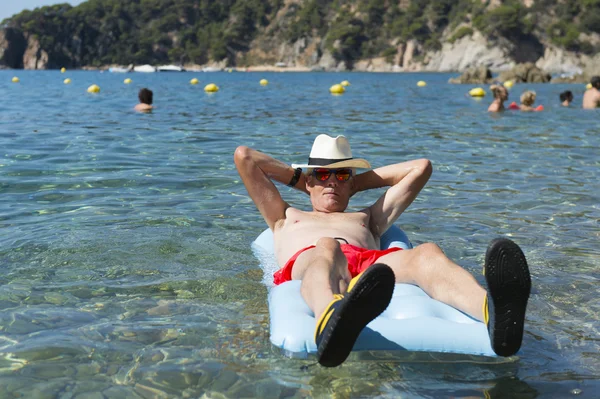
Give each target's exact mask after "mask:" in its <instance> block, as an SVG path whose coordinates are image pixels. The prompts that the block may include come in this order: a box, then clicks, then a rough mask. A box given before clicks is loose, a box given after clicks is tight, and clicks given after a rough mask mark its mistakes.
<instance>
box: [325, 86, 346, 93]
mask: <svg viewBox="0 0 600 399" xmlns="http://www.w3.org/2000/svg"><path fill="white" fill-rule="evenodd" d="M345 91H346V89H344V86H342V85H341V84H336V85H333V86H331V87H330V88H329V92H330V93H331V94H343V93H344V92H345Z"/></svg>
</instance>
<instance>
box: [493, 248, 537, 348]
mask: <svg viewBox="0 0 600 399" xmlns="http://www.w3.org/2000/svg"><path fill="white" fill-rule="evenodd" d="M484 274H485V280H486V282H487V287H488V294H487V297H486V301H485V302H486V304H487V307H486V306H484V313H487V316H488V317H487V318H486V323H487V328H488V334H489V336H490V343H491V344H492V349H493V350H494V352H496V354H497V355H499V356H512V355H514V354H515V353H517V351H518V350H519V348H520V347H521V342H522V341H523V330H524V327H525V310H526V309H527V300H528V299H529V294H530V293H531V275H530V274H529V267H528V266H527V260H526V259H525V255H524V254H523V251H521V248H519V246H518V245H517V244H515V243H514V242H512V241H511V240H509V239H506V238H497V239H495V240H493V241H492V242H491V243H490V245H489V247H488V249H487V252H486V254H485V266H484Z"/></svg>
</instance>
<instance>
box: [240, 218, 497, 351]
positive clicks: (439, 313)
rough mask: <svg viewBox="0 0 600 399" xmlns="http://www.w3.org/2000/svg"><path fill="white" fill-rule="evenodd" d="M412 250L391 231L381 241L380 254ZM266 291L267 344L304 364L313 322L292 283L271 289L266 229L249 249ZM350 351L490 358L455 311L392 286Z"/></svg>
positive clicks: (477, 330)
mask: <svg viewBox="0 0 600 399" xmlns="http://www.w3.org/2000/svg"><path fill="white" fill-rule="evenodd" d="M390 247H401V248H404V249H408V248H412V244H411V243H410V241H409V239H408V237H407V236H406V234H405V233H404V232H403V231H402V230H400V228H398V227H396V226H392V227H391V228H390V229H389V230H388V231H387V232H386V233H385V234H384V235H383V237H382V238H381V248H390ZM252 249H253V250H254V253H255V255H256V256H257V258H258V259H259V260H260V263H261V267H262V269H263V271H264V276H265V277H264V280H265V284H266V285H267V287H269V299H268V300H269V314H270V318H271V342H272V343H273V345H275V346H277V347H279V348H281V349H283V350H284V352H285V353H286V354H287V355H289V356H292V357H300V358H306V357H307V356H308V355H309V354H313V353H316V352H317V347H316V344H315V340H314V333H315V325H316V320H315V317H314V314H313V312H312V311H311V310H310V309H309V307H308V306H307V305H306V303H305V302H304V299H302V295H301V294H300V284H301V282H300V281H298V280H295V281H288V282H285V283H283V284H281V285H278V286H274V285H273V273H274V272H275V271H277V269H278V265H277V262H276V260H275V255H274V249H273V233H272V232H271V230H269V229H267V230H265V231H263V232H262V234H260V235H259V236H258V237H257V238H256V240H255V241H254V242H253V243H252ZM353 350H354V351H361V350H371V351H373V350H386V351H398V350H400V351H421V352H447V353H459V354H468V355H481V356H493V357H495V356H496V354H495V353H494V351H493V350H492V347H491V345H490V340H489V337H488V333H487V328H486V326H485V324H484V323H482V322H480V321H477V320H475V319H473V318H471V317H469V316H467V315H466V314H464V313H462V312H460V311H459V310H457V309H455V308H453V307H451V306H448V305H446V304H444V303H441V302H438V301H436V300H434V299H431V298H430V297H429V296H428V295H427V294H426V293H425V292H424V291H423V290H422V289H420V288H419V287H417V286H414V285H411V284H396V288H395V289H394V295H393V297H392V301H391V303H390V305H389V306H388V308H387V309H386V311H385V312H383V313H382V314H381V315H380V316H379V317H378V318H376V319H375V320H373V321H372V322H371V323H369V324H368V325H367V327H366V328H365V329H364V330H363V331H362V333H361V334H360V336H359V337H358V340H357V341H356V343H355V345H354V348H353Z"/></svg>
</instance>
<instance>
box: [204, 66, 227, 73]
mask: <svg viewBox="0 0 600 399" xmlns="http://www.w3.org/2000/svg"><path fill="white" fill-rule="evenodd" d="M221 71H222V68H217V67H204V68H202V72H221Z"/></svg>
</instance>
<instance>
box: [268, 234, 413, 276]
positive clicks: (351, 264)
mask: <svg viewBox="0 0 600 399" xmlns="http://www.w3.org/2000/svg"><path fill="white" fill-rule="evenodd" d="M314 247H315V246H314V245H311V246H310V247H306V248H303V249H301V250H300V251H298V252H296V253H295V254H294V256H292V257H291V258H290V260H288V261H287V263H286V264H285V266H283V267H282V268H281V269H279V270H277V271H276V272H275V274H273V283H275V285H279V284H281V283H285V282H286V281H290V280H291V279H292V268H293V267H294V263H295V262H296V259H297V258H298V256H299V255H300V254H301V253H302V252H304V251H306V250H309V249H311V248H314ZM340 248H341V249H342V252H343V253H344V255H346V259H348V271H350V274H351V275H352V277H356V276H358V275H359V274H360V273H362V272H363V271H364V270H365V269H366V268H367V267H369V266H371V265H372V264H374V263H375V262H377V259H379V258H381V257H382V256H383V255H387V254H390V253H392V252H396V251H401V250H402V248H388V249H365V248H361V247H357V246H355V245H351V244H342V245H341V246H340Z"/></svg>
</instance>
